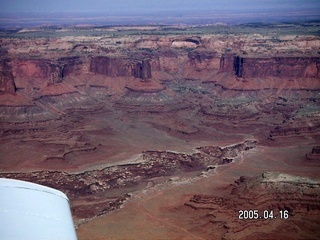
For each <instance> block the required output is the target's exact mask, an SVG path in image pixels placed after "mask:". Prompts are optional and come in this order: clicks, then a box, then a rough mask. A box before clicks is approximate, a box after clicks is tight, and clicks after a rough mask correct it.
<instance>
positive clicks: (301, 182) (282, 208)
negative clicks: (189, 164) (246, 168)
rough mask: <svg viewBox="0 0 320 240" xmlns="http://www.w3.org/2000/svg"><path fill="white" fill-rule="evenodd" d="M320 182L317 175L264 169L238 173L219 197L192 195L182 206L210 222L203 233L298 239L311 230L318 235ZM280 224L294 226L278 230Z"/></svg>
mask: <svg viewBox="0 0 320 240" xmlns="http://www.w3.org/2000/svg"><path fill="white" fill-rule="evenodd" d="M319 186H320V182H319V179H310V178H303V177H299V176H294V175H290V174H284V173H278V172H264V173H263V174H262V175H261V176H258V177H251V178H250V177H244V176H242V177H240V178H239V179H238V180H237V181H235V183H234V184H233V185H231V186H230V187H229V189H228V190H227V189H225V196H226V197H220V196H221V193H220V196H219V197H218V196H215V195H195V196H193V197H192V198H191V199H190V200H189V201H188V202H187V203H186V204H185V207H187V208H191V209H193V214H192V215H190V218H197V219H200V220H199V222H198V223H199V224H201V225H210V226H211V227H210V229H211V231H210V230H208V229H207V230H208V231H207V232H205V231H203V233H204V234H206V235H205V236H215V237H216V238H223V239H248V238H250V239H264V238H277V239H285V238H288V239H289V238H290V239H301V238H308V236H309V234H310V233H311V232H314V234H313V236H312V237H313V238H314V237H319V232H318V231H316V226H317V225H318V224H319V218H318V217H317V216H319V212H320V201H319ZM228 191H230V192H228ZM227 192H228V193H227ZM249 212H250V214H249ZM254 212H256V213H257V215H254V214H253V213H254ZM189 221H190V219H189ZM280 227H281V229H282V230H283V229H296V230H295V231H278V230H279V228H280ZM199 231H201V230H200V229H199Z"/></svg>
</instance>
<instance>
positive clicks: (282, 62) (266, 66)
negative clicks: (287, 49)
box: [220, 54, 320, 78]
mask: <svg viewBox="0 0 320 240" xmlns="http://www.w3.org/2000/svg"><path fill="white" fill-rule="evenodd" d="M220 71H221V72H229V73H230V72H232V71H233V72H234V74H235V75H236V76H237V77H241V78H263V77H278V78H320V57H308V56H294V57H288V56H278V57H256V56H246V55H241V56H240V55H234V54H224V55H223V56H222V57H221V63H220Z"/></svg>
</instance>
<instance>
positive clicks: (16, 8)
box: [0, 0, 320, 14]
mask: <svg viewBox="0 0 320 240" xmlns="http://www.w3.org/2000/svg"><path fill="white" fill-rule="evenodd" d="M270 10H272V11H274V10H279V11H295V10H320V0H0V13H14V12H110V13H115V14H117V13H145V12H149V13H153V12H170V11H174V12H182V13H183V12H186V11H212V12H217V11H246V12H247V11H249V12H251V11H254V12H256V11H270Z"/></svg>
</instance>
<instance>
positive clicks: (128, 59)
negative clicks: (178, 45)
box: [0, 50, 320, 93]
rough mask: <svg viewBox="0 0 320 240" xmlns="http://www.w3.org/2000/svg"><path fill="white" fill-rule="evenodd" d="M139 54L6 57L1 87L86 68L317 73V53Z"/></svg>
mask: <svg viewBox="0 0 320 240" xmlns="http://www.w3.org/2000/svg"><path fill="white" fill-rule="evenodd" d="M140 55H141V56H140ZM140 55H139V54H137V55H136V56H135V55H134V56H131V55H130V54H129V55H122V56H118V57H111V56H95V55H92V56H87V57H86V56H70V57H60V58H52V59H48V58H23V59H22V58H14V57H13V58H11V59H10V58H6V59H3V60H1V62H0V77H1V83H0V88H1V93H7V92H15V90H16V89H18V90H27V89H32V88H33V89H41V88H42V87H43V86H47V85H48V84H56V83H61V82H63V81H64V79H65V78H66V77H69V76H78V77H80V76H84V75H87V74H89V75H92V74H94V75H104V76H107V77H113V78H115V77H134V78H137V79H140V80H142V81H150V80H151V79H159V78H160V79H161V80H167V79H166V78H168V79H170V78H171V79H172V78H173V79H202V80H215V76H217V75H219V74H221V73H227V74H229V76H236V77H239V78H244V79H246V78H268V77H271V78H296V79H304V78H309V79H319V78H320V57H311V56H310V57H308V56H300V57H299V56H295V57H287V56H282V57H256V56H245V55H236V53H227V54H222V55H221V56H220V55H219V54H217V53H216V52H214V51H207V50H192V51H188V52H186V51H185V50H175V51H173V50H167V51H159V52H155V53H152V54H145V55H143V54H140ZM159 72H161V74H162V75H161V74H160V75H159ZM164 74H167V75H164ZM313 85H317V84H314V83H313ZM27 92H28V91H27Z"/></svg>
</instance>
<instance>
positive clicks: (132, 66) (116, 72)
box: [90, 56, 151, 79]
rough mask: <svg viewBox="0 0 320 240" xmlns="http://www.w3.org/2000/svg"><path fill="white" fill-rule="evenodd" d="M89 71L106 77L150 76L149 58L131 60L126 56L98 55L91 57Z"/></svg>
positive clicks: (147, 77) (143, 77) (144, 77)
mask: <svg viewBox="0 0 320 240" xmlns="http://www.w3.org/2000/svg"><path fill="white" fill-rule="evenodd" d="M90 71H91V72H93V73H98V74H102V75H106V76H108V77H125V76H133V77H136V78H141V79H149V78H151V64H150V61H149V60H141V61H138V60H134V61H132V60H130V59H126V58H111V57H106V56H98V57H93V58H92V59H91V62H90Z"/></svg>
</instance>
